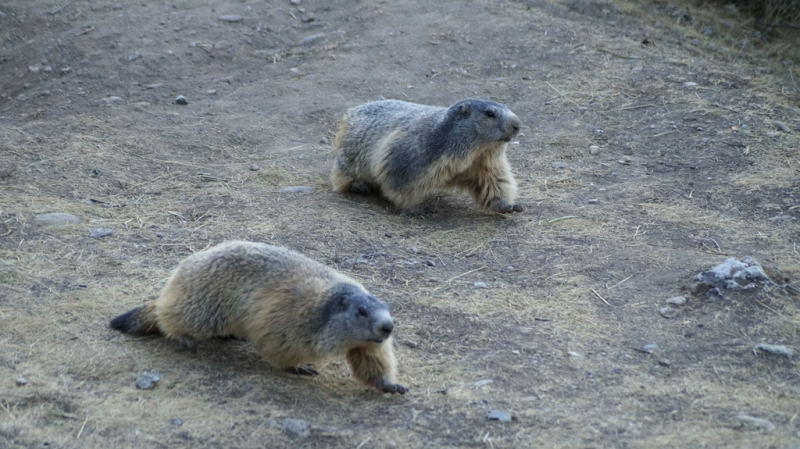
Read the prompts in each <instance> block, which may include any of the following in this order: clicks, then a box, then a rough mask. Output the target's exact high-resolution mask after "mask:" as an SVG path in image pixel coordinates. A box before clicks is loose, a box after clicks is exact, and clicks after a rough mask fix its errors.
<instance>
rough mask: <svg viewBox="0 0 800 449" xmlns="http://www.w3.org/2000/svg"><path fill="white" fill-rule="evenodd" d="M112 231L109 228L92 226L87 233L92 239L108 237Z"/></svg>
mask: <svg viewBox="0 0 800 449" xmlns="http://www.w3.org/2000/svg"><path fill="white" fill-rule="evenodd" d="M113 233H114V231H112V230H111V229H108V228H94V229H92V231H91V232H90V233H89V237H91V238H93V239H101V238H103V237H108V236H110V235H111V234H113Z"/></svg>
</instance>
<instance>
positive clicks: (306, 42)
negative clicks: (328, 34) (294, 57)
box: [300, 33, 325, 45]
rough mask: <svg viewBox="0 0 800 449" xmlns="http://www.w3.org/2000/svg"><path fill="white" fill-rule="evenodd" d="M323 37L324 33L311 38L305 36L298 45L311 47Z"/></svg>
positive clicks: (313, 35)
mask: <svg viewBox="0 0 800 449" xmlns="http://www.w3.org/2000/svg"><path fill="white" fill-rule="evenodd" d="M324 37H325V33H317V34H312V35H311V36H307V37H305V38H303V40H302V41H300V45H311V44H313V43H314V42H316V41H318V40H320V39H322V38H324Z"/></svg>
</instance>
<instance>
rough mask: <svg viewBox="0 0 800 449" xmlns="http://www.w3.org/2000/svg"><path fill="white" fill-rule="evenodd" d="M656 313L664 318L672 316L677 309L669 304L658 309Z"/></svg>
mask: <svg viewBox="0 0 800 449" xmlns="http://www.w3.org/2000/svg"><path fill="white" fill-rule="evenodd" d="M658 313H659V314H660V315H661V316H663V317H664V318H674V317H675V315H676V314H677V313H678V311H677V310H675V309H674V308H672V307H670V306H664V307H662V308H660V309H658Z"/></svg>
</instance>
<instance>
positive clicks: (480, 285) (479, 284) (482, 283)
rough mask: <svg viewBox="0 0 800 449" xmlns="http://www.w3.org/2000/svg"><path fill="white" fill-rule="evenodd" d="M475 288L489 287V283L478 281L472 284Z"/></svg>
mask: <svg viewBox="0 0 800 449" xmlns="http://www.w3.org/2000/svg"><path fill="white" fill-rule="evenodd" d="M472 285H473V286H474V287H475V288H489V284H487V283H486V282H483V281H478V282H475V283H473V284H472Z"/></svg>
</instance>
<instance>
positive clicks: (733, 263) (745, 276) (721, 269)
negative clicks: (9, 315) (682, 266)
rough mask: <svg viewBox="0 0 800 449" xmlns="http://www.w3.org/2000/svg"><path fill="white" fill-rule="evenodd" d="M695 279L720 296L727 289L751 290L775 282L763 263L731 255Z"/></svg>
mask: <svg viewBox="0 0 800 449" xmlns="http://www.w3.org/2000/svg"><path fill="white" fill-rule="evenodd" d="M695 280H696V281H698V282H699V283H700V284H704V285H707V286H708V287H709V291H711V292H713V293H716V294H717V295H719V296H723V294H724V293H725V292H726V291H727V290H750V289H754V288H757V287H759V286H763V285H768V284H772V283H773V282H772V281H771V280H770V279H769V277H768V276H767V274H766V273H764V269H763V268H762V267H761V265H760V264H759V263H758V262H756V261H755V260H754V259H753V258H752V257H745V258H743V259H741V260H738V259H734V258H733V257H730V258H728V259H726V260H725V262H722V263H721V264H719V265H717V266H715V267H712V268H711V269H710V270H707V271H704V272H702V273H700V274H698V275H697V276H696V277H695Z"/></svg>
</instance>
